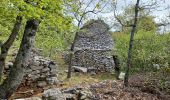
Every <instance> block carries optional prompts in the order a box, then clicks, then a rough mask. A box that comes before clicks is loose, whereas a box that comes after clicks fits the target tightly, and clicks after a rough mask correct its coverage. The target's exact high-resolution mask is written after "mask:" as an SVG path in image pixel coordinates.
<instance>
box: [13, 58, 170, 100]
mask: <svg viewBox="0 0 170 100" xmlns="http://www.w3.org/2000/svg"><path fill="white" fill-rule="evenodd" d="M57 61H59V62H60V64H59V66H62V67H59V69H58V70H59V73H58V75H59V76H58V78H59V80H60V81H59V83H58V84H56V85H51V86H46V87H44V88H38V87H36V88H30V87H26V86H22V87H20V88H19V89H18V91H17V92H16V93H14V95H13V96H12V97H11V100H13V98H30V97H41V96H42V94H43V92H44V90H47V89H50V88H59V89H61V90H66V89H70V88H77V87H79V88H81V90H83V91H86V92H87V93H90V96H88V97H87V98H88V99H86V100H170V75H169V74H165V73H163V72H147V73H138V74H133V75H131V76H130V79H129V87H128V88H127V87H124V85H123V80H116V79H115V77H114V74H112V73H100V74H96V75H89V74H82V73H72V78H71V79H67V78H66V75H67V73H66V70H67V66H66V65H65V64H64V62H63V61H62V60H61V59H57ZM75 100H76V99H75Z"/></svg>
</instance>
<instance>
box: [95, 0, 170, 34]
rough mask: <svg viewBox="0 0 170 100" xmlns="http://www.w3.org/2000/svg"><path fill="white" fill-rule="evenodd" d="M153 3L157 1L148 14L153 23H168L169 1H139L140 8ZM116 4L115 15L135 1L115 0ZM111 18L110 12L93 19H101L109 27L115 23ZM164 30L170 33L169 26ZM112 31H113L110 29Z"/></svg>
mask: <svg viewBox="0 0 170 100" xmlns="http://www.w3.org/2000/svg"><path fill="white" fill-rule="evenodd" d="M154 1H157V4H156V6H154V9H151V12H150V14H151V15H152V16H154V17H155V18H154V20H155V22H156V23H161V22H162V21H169V22H170V19H169V18H168V17H167V16H168V15H169V16H170V0H140V6H146V5H150V4H151V3H153V2H154ZM116 2H117V13H121V12H123V9H124V8H125V7H127V6H130V5H134V4H135V3H136V0H116ZM108 6H109V5H108ZM108 8H109V7H108ZM108 8H107V9H108ZM113 16H114V14H113V12H110V13H104V14H103V13H101V14H97V15H95V16H94V17H95V18H99V17H103V18H104V19H106V22H107V23H108V24H109V25H111V23H113V22H114V21H115V19H114V17H113ZM161 29H162V28H161ZM166 29H167V30H168V31H170V25H169V26H167V28H166ZM112 30H114V29H113V28H112Z"/></svg>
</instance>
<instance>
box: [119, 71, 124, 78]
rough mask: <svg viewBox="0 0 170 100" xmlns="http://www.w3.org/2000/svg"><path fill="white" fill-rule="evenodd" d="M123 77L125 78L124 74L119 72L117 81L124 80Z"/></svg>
mask: <svg viewBox="0 0 170 100" xmlns="http://www.w3.org/2000/svg"><path fill="white" fill-rule="evenodd" d="M124 77H125V73H123V72H121V73H120V75H119V79H121V80H124Z"/></svg>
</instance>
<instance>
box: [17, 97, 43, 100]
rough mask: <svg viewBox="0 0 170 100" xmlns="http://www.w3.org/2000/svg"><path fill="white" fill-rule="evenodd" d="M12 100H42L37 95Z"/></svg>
mask: <svg viewBox="0 0 170 100" xmlns="http://www.w3.org/2000/svg"><path fill="white" fill-rule="evenodd" d="M14 100H42V99H41V98H39V97H31V98H23V99H14Z"/></svg>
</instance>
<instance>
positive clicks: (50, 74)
mask: <svg viewBox="0 0 170 100" xmlns="http://www.w3.org/2000/svg"><path fill="white" fill-rule="evenodd" d="M12 66H13V62H7V63H6V67H5V73H6V75H8V73H9V70H10V68H11V67H12ZM57 67H58V66H57V64H56V63H55V62H54V61H52V60H50V59H49V58H44V57H42V56H39V54H37V53H35V52H34V51H33V52H31V57H30V64H29V66H27V69H26V70H25V73H26V74H25V76H24V79H23V84H24V85H26V86H30V87H45V86H46V85H51V84H56V83H58V79H57Z"/></svg>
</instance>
